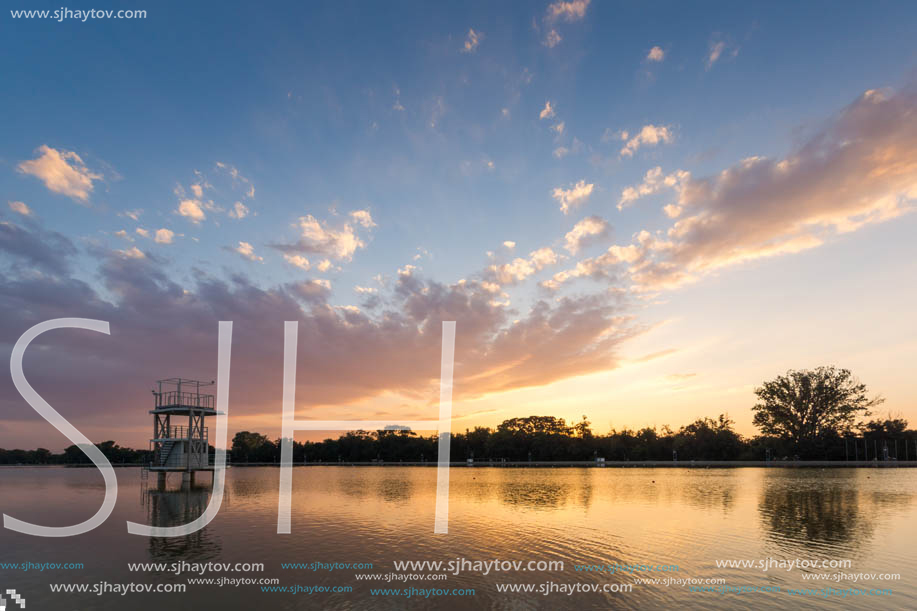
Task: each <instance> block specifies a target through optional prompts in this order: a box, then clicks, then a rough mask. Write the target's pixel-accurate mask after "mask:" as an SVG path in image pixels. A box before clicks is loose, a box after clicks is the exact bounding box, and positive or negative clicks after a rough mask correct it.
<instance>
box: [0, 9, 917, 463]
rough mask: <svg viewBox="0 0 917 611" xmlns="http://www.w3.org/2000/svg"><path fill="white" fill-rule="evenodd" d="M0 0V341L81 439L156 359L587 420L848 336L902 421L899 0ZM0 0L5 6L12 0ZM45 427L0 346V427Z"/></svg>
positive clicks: (908, 168) (723, 400)
mask: <svg viewBox="0 0 917 611" xmlns="http://www.w3.org/2000/svg"><path fill="white" fill-rule="evenodd" d="M15 4H16V3H11V4H10V6H9V7H8V8H9V9H10V11H9V12H5V13H3V14H0V21H2V26H0V27H2V36H0V50H2V53H0V73H2V74H3V75H4V78H3V81H4V86H3V87H2V88H0V112H2V116H3V117H5V118H6V120H5V121H3V122H2V124H0V125H2V127H0V208H2V211H0V304H2V305H0V307H2V311H3V317H2V320H0V357H2V358H3V359H4V360H8V358H9V355H10V352H11V350H12V346H13V344H14V343H15V342H16V340H17V339H18V338H19V337H20V336H21V335H22V334H23V333H24V332H25V331H26V330H27V329H29V328H30V327H31V326H32V325H34V324H37V323H39V322H42V321H45V320H49V319H52V318H60V317H84V318H92V319H97V320H105V321H108V322H109V323H110V326H111V335H110V336H99V335H97V334H94V333H91V332H88V331H77V330H60V331H54V332H51V333H48V334H46V335H44V336H41V337H40V338H39V339H37V340H36V341H35V342H34V343H33V344H32V346H31V347H30V349H29V352H28V353H27V354H26V357H25V373H26V376H27V378H28V379H29V381H30V383H31V384H32V386H33V387H34V388H35V389H36V390H37V391H38V392H39V393H40V394H41V395H42V396H43V397H45V398H46V399H47V400H48V402H49V403H51V404H52V405H54V406H55V408H56V409H57V410H58V411H59V412H60V413H61V414H63V415H64V416H65V417H67V418H68V419H69V420H70V421H71V422H72V423H73V424H74V425H75V426H77V427H78V428H79V429H80V430H81V431H82V432H83V433H84V434H86V435H87V436H88V437H89V438H90V439H93V440H96V441H102V440H105V439H114V440H116V441H118V442H119V443H121V444H122V445H129V446H133V447H146V445H147V443H148V442H147V440H148V438H149V434H150V432H151V423H150V416H149V414H148V410H149V409H150V407H151V398H150V395H149V394H148V393H149V390H150V388H151V387H152V383H153V381H154V380H156V379H159V378H166V377H173V376H182V377H187V378H196V379H203V380H210V379H213V378H214V377H215V375H216V339H217V323H218V321H220V320H231V321H233V323H234V336H233V356H232V374H231V388H230V412H229V415H230V425H229V428H230V432H231V433H232V432H234V431H238V430H257V431H260V432H263V433H266V434H268V435H270V436H272V437H276V436H277V435H278V434H279V430H280V414H281V392H282V389H281V382H282V355H283V352H282V350H283V322H284V321H287V320H297V321H299V329H300V334H299V353H298V371H297V381H298V387H297V418H301V419H308V418H313V419H323V420H328V419H361V418H362V419H373V420H380V419H381V420H384V419H389V418H391V419H393V420H397V419H435V418H436V417H437V416H436V415H437V413H438V412H437V401H438V396H439V393H438V382H439V380H438V376H439V355H440V328H441V323H442V321H444V320H454V321H456V329H457V336H456V355H455V359H456V365H455V388H454V399H455V405H454V409H453V414H454V417H455V420H454V423H453V430H456V431H462V430H464V429H466V428H472V427H474V426H495V425H496V424H498V423H499V422H501V421H503V420H505V419H508V418H511V417H516V416H526V415H536V414H537V415H554V416H558V417H562V418H566V419H567V420H568V421H574V420H579V419H580V418H581V417H582V416H583V415H586V416H588V418H589V419H590V420H591V421H592V422H593V427H594V429H595V430H596V431H597V432H607V431H608V430H609V429H610V428H612V427H613V428H617V429H621V428H625V427H630V428H638V427H643V426H657V427H661V426H663V425H670V426H672V427H673V428H677V427H679V426H681V425H684V424H687V423H689V422H692V421H693V420H695V419H696V418H699V417H703V416H709V417H715V416H716V415H718V414H720V413H728V414H729V416H730V417H731V418H732V419H733V420H735V422H736V427H737V429H738V430H739V431H740V432H742V433H743V434H748V435H750V434H753V433H754V432H755V429H754V428H753V427H752V425H751V407H752V406H753V405H754V403H755V396H754V388H755V387H756V386H757V385H760V384H761V383H762V382H763V381H765V380H767V379H771V378H773V377H775V376H776V375H779V374H781V373H784V372H786V371H787V370H789V369H804V368H813V367H817V366H820V365H836V366H838V367H845V368H849V369H851V370H852V371H853V372H854V374H855V375H857V377H858V378H859V379H860V380H861V381H863V382H864V383H865V384H866V385H867V386H868V387H869V388H870V390H871V391H872V392H874V393H876V394H881V395H882V396H883V397H884V398H885V399H886V401H885V403H884V404H883V405H882V406H881V408H880V410H879V411H880V412H881V414H883V415H884V414H885V413H890V414H893V415H900V416H903V417H905V418H909V419H910V420H911V421H912V424H917V405H915V397H917V392H915V391H917V389H915V386H914V383H913V374H912V373H911V370H912V365H913V363H914V362H915V359H917V323H915V322H914V317H913V315H912V312H913V303H914V302H915V297H917V290H915V283H914V282H913V279H914V277H915V272H917V264H915V254H917V247H915V243H914V242H915V241H914V239H913V236H914V235H917V219H915V215H914V214H912V212H913V209H914V203H915V199H917V72H915V68H917V48H915V47H914V45H913V44H911V43H910V40H911V39H912V33H913V31H914V26H915V25H917V7H915V6H914V5H912V4H910V3H903V2H901V3H894V2H887V3H879V4H862V3H846V4H837V3H827V2H810V3H805V4H803V5H798V4H791V3H767V4H765V3H760V4H751V3H725V2H722V3H717V2H709V3H704V4H703V5H697V4H690V3H677V2H667V3H649V4H644V3H641V4H639V5H637V4H635V3H624V2H596V1H592V2H590V1H587V0H573V1H571V2H554V3H549V2H544V3H535V2H525V3H521V2H519V3H509V2H501V3H487V2H466V3H451V4H448V3H447V4H442V5H430V4H429V3H417V2H388V3H369V2H362V3H361V2H328V3H322V2H315V3H307V4H303V3H287V4H286V5H280V4H278V5H276V6H272V7H270V8H260V7H254V5H252V4H251V3H237V2H226V3H221V4H220V5H219V6H218V7H216V8H215V7H206V6H203V5H200V6H197V5H195V6H188V5H187V4H186V3H177V2H159V3H155V4H152V3H151V4H150V5H144V3H142V2H126V3H121V4H119V5H118V6H117V7H115V6H111V7H109V6H106V5H105V4H104V3H94V4H92V5H91V6H89V5H87V6H68V7H67V8H69V9H70V10H72V11H76V10H84V9H89V8H95V9H108V8H113V9H134V10H145V11H146V12H147V14H146V16H145V17H144V18H136V19H114V18H101V17H90V18H89V19H86V20H85V21H84V20H83V19H82V18H80V17H79V16H77V17H75V18H74V17H68V18H65V19H63V20H58V19H54V18H53V17H52V18H47V19H42V18H37V17H32V18H26V17H23V16H19V17H15V16H14V15H13V14H12V12H11V11H12V10H18V9H30V10H32V9H50V10H51V11H54V10H56V9H60V8H61V7H60V6H59V5H58V6H55V5H53V4H51V3H41V2H30V3H20V4H22V6H14V5H15ZM4 10H5V11H6V8H5V9H4ZM67 444H68V442H67V440H66V439H65V438H63V437H62V436H61V435H59V434H58V433H57V432H56V431H54V430H53V429H52V427H51V426H50V425H49V424H47V423H46V422H44V421H43V420H42V419H41V418H40V417H39V416H38V415H37V414H36V413H35V412H34V411H33V410H32V409H31V408H30V407H29V406H28V405H27V404H26V403H25V401H24V400H23V399H22V398H21V397H20V396H19V394H18V393H17V392H16V390H15V388H14V387H13V385H12V380H11V377H10V375H9V374H8V373H4V374H3V375H2V376H0V447H7V448H12V447H24V448H32V447H38V446H42V447H48V448H52V449H59V448H61V447H63V446H65V445H67Z"/></svg>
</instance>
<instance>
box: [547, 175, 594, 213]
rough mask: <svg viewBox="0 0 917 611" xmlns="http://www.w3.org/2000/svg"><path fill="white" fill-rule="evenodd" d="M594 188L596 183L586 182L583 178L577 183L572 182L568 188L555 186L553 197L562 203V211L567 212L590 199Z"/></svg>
mask: <svg viewBox="0 0 917 611" xmlns="http://www.w3.org/2000/svg"><path fill="white" fill-rule="evenodd" d="M594 188H595V185H594V184H592V183H589V184H586V181H585V180H581V181H579V182H578V183H576V184H571V185H570V188H568V189H563V188H561V187H557V188H555V189H554V191H553V192H552V193H551V197H553V198H554V199H556V200H557V202H558V203H559V204H560V211H561V212H563V213H564V214H567V213H568V212H570V210H572V209H573V208H576V207H578V206H581V205H582V204H583V203H585V202H586V200H587V199H589V196H590V195H592V190H593V189H594Z"/></svg>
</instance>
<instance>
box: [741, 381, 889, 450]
mask: <svg viewBox="0 0 917 611" xmlns="http://www.w3.org/2000/svg"><path fill="white" fill-rule="evenodd" d="M755 394H756V395H757V396H758V403H757V404H755V406H754V407H753V408H752V410H753V411H754V413H755V416H754V424H755V426H756V427H758V428H759V429H760V430H761V432H762V433H763V434H764V435H767V436H773V437H778V438H782V439H786V440H788V441H790V442H792V443H793V444H794V445H796V446H797V447H800V449H802V450H806V449H808V448H810V447H812V446H813V445H814V444H815V442H816V440H818V439H819V438H820V437H824V436H825V435H829V434H830V435H838V434H840V433H845V432H847V431H849V430H850V429H851V427H852V426H853V424H854V420H855V419H856V417H857V416H860V415H862V416H868V415H869V408H870V407H873V406H875V405H878V404H880V403H882V401H883V399H882V398H881V397H874V398H869V396H868V394H867V390H866V385H865V384H862V383H860V382H859V380H857V379H856V378H854V377H853V374H851V373H850V371H849V370H847V369H837V368H835V367H819V368H818V369H814V370H800V371H794V370H790V371H788V372H787V373H786V375H782V376H778V377H777V378H775V379H773V380H771V381H768V382H765V383H764V384H763V385H762V386H761V387H760V388H756V389H755Z"/></svg>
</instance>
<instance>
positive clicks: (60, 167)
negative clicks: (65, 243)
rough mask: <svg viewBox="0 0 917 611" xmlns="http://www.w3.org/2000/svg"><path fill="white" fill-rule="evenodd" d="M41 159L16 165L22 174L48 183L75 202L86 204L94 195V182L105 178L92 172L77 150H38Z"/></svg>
mask: <svg viewBox="0 0 917 611" xmlns="http://www.w3.org/2000/svg"><path fill="white" fill-rule="evenodd" d="M36 152H37V153H39V156H38V157H37V158H35V159H31V160H28V161H23V162H20V163H19V165H18V166H16V169H17V171H19V172H21V173H22V174H30V175H32V176H35V177H36V178H38V179H39V180H41V181H42V182H44V183H45V186H46V187H47V188H48V189H50V190H51V191H54V192H55V193H60V194H62V195H66V196H68V197H70V198H73V199H75V200H79V201H81V202H86V201H88V200H89V194H90V193H92V189H93V184H92V183H93V181H95V180H101V179H102V175H101V174H97V173H95V172H92V171H90V170H89V169H88V168H87V167H86V164H84V163H83V160H82V159H81V158H80V156H79V155H77V154H76V153H74V152H73V151H66V150H60V151H59V150H57V149H53V148H51V147H50V146H47V145H44V144H43V145H41V146H40V147H38V149H37V151H36Z"/></svg>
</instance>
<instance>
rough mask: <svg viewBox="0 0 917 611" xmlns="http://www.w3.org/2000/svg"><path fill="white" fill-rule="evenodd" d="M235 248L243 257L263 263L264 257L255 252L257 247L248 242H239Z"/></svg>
mask: <svg viewBox="0 0 917 611" xmlns="http://www.w3.org/2000/svg"><path fill="white" fill-rule="evenodd" d="M233 250H234V251H235V252H237V253H239V254H240V255H242V257H244V258H246V259H248V260H249V261H255V262H257V263H261V262H263V261H264V257H260V256H258V255H256V254H255V247H254V246H252V245H251V244H249V243H248V242H239V245H238V246H236V247H235V248H233Z"/></svg>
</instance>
